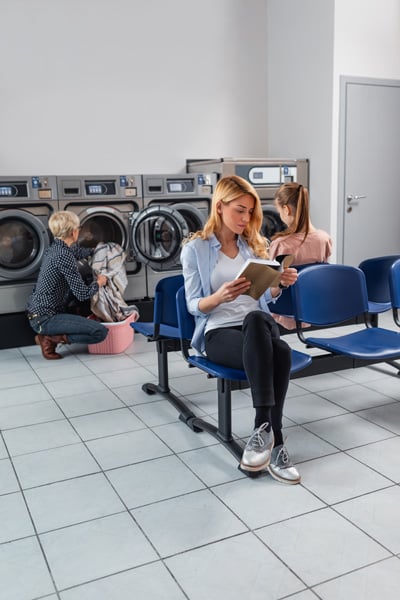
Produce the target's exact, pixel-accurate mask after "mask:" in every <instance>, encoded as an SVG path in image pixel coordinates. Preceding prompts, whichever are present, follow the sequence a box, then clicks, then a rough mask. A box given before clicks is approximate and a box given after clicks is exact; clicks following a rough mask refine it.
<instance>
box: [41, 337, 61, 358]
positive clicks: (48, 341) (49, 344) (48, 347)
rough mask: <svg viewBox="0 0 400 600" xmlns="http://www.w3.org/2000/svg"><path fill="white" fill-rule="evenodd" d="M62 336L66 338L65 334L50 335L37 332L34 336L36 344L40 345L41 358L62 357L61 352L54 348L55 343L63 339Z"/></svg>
mask: <svg viewBox="0 0 400 600" xmlns="http://www.w3.org/2000/svg"><path fill="white" fill-rule="evenodd" d="M64 337H65V338H66V336H61V335H53V336H50V335H42V334H41V333H38V335H36V336H35V342H36V344H37V345H38V346H40V348H41V350H42V355H43V358H45V359H46V360H59V359H60V358H62V356H61V354H58V353H57V352H55V349H56V346H57V344H58V343H60V342H62V341H63V340H62V339H61V338H64ZM64 343H65V342H64Z"/></svg>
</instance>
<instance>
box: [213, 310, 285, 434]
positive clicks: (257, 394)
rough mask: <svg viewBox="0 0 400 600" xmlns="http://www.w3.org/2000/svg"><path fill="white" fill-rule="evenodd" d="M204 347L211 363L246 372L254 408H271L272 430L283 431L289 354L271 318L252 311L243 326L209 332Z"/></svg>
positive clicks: (260, 312)
mask: <svg viewBox="0 0 400 600" xmlns="http://www.w3.org/2000/svg"><path fill="white" fill-rule="evenodd" d="M205 346H206V352H207V356H208V358H209V359H210V360H212V361H214V362H216V363H218V364H221V365H225V366H226V367H231V368H234V369H244V370H245V372H246V375H247V379H248V380H249V383H250V389H251V395H252V398H253V406H254V408H259V407H264V406H268V407H272V410H271V419H272V428H273V429H274V430H280V429H282V412H283V404H284V402H285V396H286V392H287V388H288V385H289V376H290V367H291V358H292V352H291V349H290V347H289V346H288V344H287V343H286V342H284V341H283V340H281V339H280V334H279V328H278V325H277V324H276V323H275V321H274V319H273V317H271V315H269V314H268V313H266V312H264V311H261V310H255V311H252V312H250V313H249V314H248V315H247V316H246V317H245V319H244V321H243V325H242V327H220V328H218V329H212V330H211V331H208V332H207V333H206V336H205Z"/></svg>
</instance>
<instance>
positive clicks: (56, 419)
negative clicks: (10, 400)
mask: <svg viewBox="0 0 400 600" xmlns="http://www.w3.org/2000/svg"><path fill="white" fill-rule="evenodd" d="M64 418H65V417H64ZM62 420H63V418H61V417H59V416H57V417H56V418H54V419H45V420H43V421H34V422H32V423H31V422H29V423H24V424H23V425H13V426H11V427H10V426H9V425H7V424H6V425H5V426H4V425H1V419H0V430H1V431H14V430H15V429H22V428H23V427H32V426H33V425H45V424H46V423H55V422H58V421H62Z"/></svg>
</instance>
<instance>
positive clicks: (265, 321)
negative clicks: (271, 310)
mask: <svg viewBox="0 0 400 600" xmlns="http://www.w3.org/2000/svg"><path fill="white" fill-rule="evenodd" d="M246 329H247V330H254V331H256V332H257V331H260V330H265V329H267V330H268V331H270V332H271V335H272V336H273V337H277V338H279V337H280V334H279V327H278V325H277V324H276V322H275V320H274V318H273V317H272V316H271V315H270V314H268V313H266V312H264V311H263V310H253V311H251V312H249V313H248V314H247V315H246V316H245V318H244V321H243V331H245V330H246Z"/></svg>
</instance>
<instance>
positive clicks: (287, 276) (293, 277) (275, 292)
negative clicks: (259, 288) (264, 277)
mask: <svg viewBox="0 0 400 600" xmlns="http://www.w3.org/2000/svg"><path fill="white" fill-rule="evenodd" d="M297 276H298V275H297V269H294V268H293V267H288V268H287V269H283V271H282V273H281V280H280V283H281V285H283V286H285V287H290V286H291V285H293V284H294V283H296V281H297ZM281 292H282V289H281V288H279V287H273V288H271V296H272V297H273V298H276V297H277V296H279V294H280V293H281Z"/></svg>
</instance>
